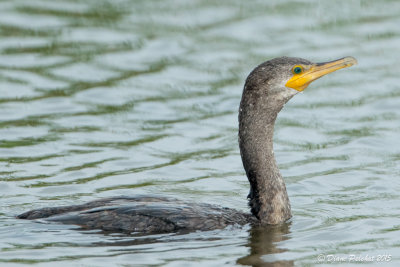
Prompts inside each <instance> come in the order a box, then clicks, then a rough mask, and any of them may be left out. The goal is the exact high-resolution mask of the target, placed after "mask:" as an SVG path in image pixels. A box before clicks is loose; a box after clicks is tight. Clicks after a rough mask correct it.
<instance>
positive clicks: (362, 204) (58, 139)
mask: <svg viewBox="0 0 400 267" xmlns="http://www.w3.org/2000/svg"><path fill="white" fill-rule="evenodd" d="M399 13H400V2H399V1H391V0H386V1H372V0H350V1H346V2H343V1H337V0H334V1H292V0H285V1H277V0H276V1H275V0H274V1H252V2H251V3H247V2H243V1H232V0H229V1H228V0H222V1H218V3H213V2H212V1H191V2H190V3H189V2H188V1H181V0H166V1H152V0H149V1H130V0H118V1H107V0H102V1H97V0H96V1H95V0H90V1H81V0H74V1H50V0H35V1H28V0H19V1H6V0H5V1H1V2H0V37H1V38H0V166H1V168H0V195H1V203H2V205H1V206H0V262H1V263H2V264H5V263H26V264H33V263H40V264H41V265H49V266H54V264H57V265H65V266H71V265H87V266H110V265H116V264H119V265H132V264H137V265H163V266H164V265H167V266H178V265H184V266H189V265H192V266H197V265H198V266H217V265H228V266H231V265H235V264H253V265H263V264H264V262H266V263H267V266H268V264H271V263H276V264H278V265H279V264H280V265H283V266H285V265H292V264H296V265H313V264H315V263H316V262H317V260H318V259H317V257H318V255H319V254H332V255H339V256H345V255H348V254H349V253H354V254H357V255H361V256H362V255H367V254H368V255H381V254H382V255H383V254H390V255H392V256H393V257H392V259H391V261H390V262H389V263H386V266H397V265H398V264H399V262H400V258H399V257H398V240H397V238H396V237H397V236H398V231H399V225H400V217H399V214H398V213H399V212H398V210H399V208H400V204H399V203H400V202H399V198H400V197H399V196H400V195H399V191H400V184H399V182H398V180H399V179H398V177H399V163H400V161H399V160H400V156H399V155H400V151H399V147H400V143H399V140H400V139H399V137H398V133H399V126H398V125H399V124H398V121H399V119H400V114H399V112H400V111H399V108H398V106H399V100H400V87H399V85H398V66H397V65H398V62H399V60H400V55H399V53H397V52H396V51H398V47H399V44H400V38H399V37H400V28H399V27H398V25H399V23H400V17H399V16H398V14H399ZM282 55H286V56H299V57H303V58H307V59H309V60H312V61H315V62H321V61H326V60H331V59H335V58H339V57H343V56H354V57H355V58H357V59H358V61H359V65H358V66H356V67H353V68H351V69H349V70H348V71H338V72H336V73H334V74H332V75H331V76H328V77H324V78H323V79H321V80H318V81H316V82H315V83H313V84H312V85H311V86H310V87H309V88H308V89H307V90H306V91H305V92H304V93H303V94H301V95H297V96H296V97H295V98H294V99H292V100H291V101H290V102H289V103H288V104H287V105H286V107H285V109H284V110H283V111H282V112H281V114H280V115H279V118H278V121H277V128H276V132H275V149H274V150H275V153H276V156H277V160H278V163H279V166H280V168H281V170H282V174H283V176H284V177H285V179H286V182H287V189H288V194H289V196H290V199H291V203H292V209H293V215H294V217H293V219H292V222H291V224H290V225H287V226H282V228H280V227H278V228H268V229H263V230H262V229H248V228H237V229H236V228H230V229H225V230H221V231H213V232H196V233H189V234H186V235H173V234H171V235H160V236H151V237H143V236H134V235H133V236H120V235H105V234H103V233H99V232H86V231H79V230H78V231H77V230H71V229H75V228H74V227H73V226H65V225H54V224H43V223H35V222H26V221H21V220H16V219H15V218H14V216H15V215H16V214H19V213H21V212H23V211H26V210H28V209H32V208H40V207H45V206H58V205H69V204H77V203H83V202H85V201H90V200H94V199H98V198H102V197H109V196H118V195H133V194H157V195H164V196H172V197H175V198H179V199H183V200H186V201H194V202H207V203H212V204H218V205H222V206H226V207H230V208H236V209H240V210H247V209H248V208H247V203H246V200H245V197H246V196H247V193H248V182H247V179H246V178H245V175H244V171H243V168H242V164H241V161H240V156H239V150H238V144H237V110H238V105H239V101H240V95H241V91H242V86H243V83H244V79H245V77H246V75H247V74H248V73H249V72H250V71H251V69H252V68H254V66H256V65H257V64H259V63H261V62H262V61H264V60H266V59H270V58H273V57H276V56H282ZM285 227H287V229H286V228H285Z"/></svg>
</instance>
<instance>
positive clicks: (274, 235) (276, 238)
mask: <svg viewBox="0 0 400 267" xmlns="http://www.w3.org/2000/svg"><path fill="white" fill-rule="evenodd" d="M289 233H290V223H285V224H282V225H279V226H270V227H254V228H252V229H250V232H249V234H250V236H249V241H248V244H247V246H248V247H250V254H249V255H248V256H246V257H243V258H240V259H238V261H237V263H239V264H241V265H250V266H293V265H294V261H286V260H276V259H274V258H273V255H275V254H278V253H282V252H285V251H287V249H285V248H279V247H278V246H277V244H279V242H281V241H284V240H288V239H289V236H288V234H289ZM271 255H272V259H271V258H269V259H268V260H265V258H268V256H271Z"/></svg>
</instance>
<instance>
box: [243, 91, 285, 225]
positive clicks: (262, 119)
mask: <svg viewBox="0 0 400 267" xmlns="http://www.w3.org/2000/svg"><path fill="white" fill-rule="evenodd" d="M253 97H254V96H253ZM253 97H251V96H250V97H249V96H248V95H243V97H242V102H241V105H240V112H239V146H240V153H241V156H242V161H243V166H244V168H245V170H246V174H247V178H248V179H249V182H250V194H249V196H248V197H249V199H250V200H249V206H250V208H251V212H252V213H253V215H254V216H256V217H257V218H258V219H259V220H260V222H261V223H262V224H278V223H281V222H284V221H286V220H287V219H289V218H290V217H291V212H290V203H289V198H288V195H287V192H286V186H285V182H284V180H283V178H282V176H281V174H280V171H279V168H278V166H277V163H276V160H275V156H274V150H273V135H274V125H275V120H276V117H277V114H278V112H279V111H280V110H281V109H282V107H283V105H284V103H281V105H280V104H279V105H277V103H279V102H277V101H276V99H268V97H267V99H264V100H262V99H261V100H260V99H257V101H254V99H253ZM272 103H273V105H270V104H272Z"/></svg>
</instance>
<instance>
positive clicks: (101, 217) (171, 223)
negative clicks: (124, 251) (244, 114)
mask: <svg viewBox="0 0 400 267" xmlns="http://www.w3.org/2000/svg"><path fill="white" fill-rule="evenodd" d="M18 218H20V219H45V220H46V221H52V222H59V223H63V224H75V225H79V226H81V227H82V228H84V229H102V230H104V231H111V232H143V233H163V232H179V231H195V230H202V231H207V230H214V229H222V228H225V227H227V226H228V225H244V224H247V223H252V222H253V220H255V218H254V217H253V216H251V215H250V214H246V213H243V212H240V211H237V210H234V209H229V208H222V207H219V206H216V205H211V204H204V203H199V204H197V203H187V202H183V201H179V200H176V199H171V198H165V197H155V196H135V197H114V198H107V199H101V200H96V201H92V202H88V203H85V204H82V205H74V206H62V207H54V208H43V209H37V210H31V211H28V212H26V213H23V214H21V215H19V216H18Z"/></svg>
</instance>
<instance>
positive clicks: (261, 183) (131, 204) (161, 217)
mask: <svg viewBox="0 0 400 267" xmlns="http://www.w3.org/2000/svg"><path fill="white" fill-rule="evenodd" d="M356 63H357V61H356V59H355V58H353V57H345V58H342V59H338V60H334V61H330V62H324V63H312V62H310V61H308V60H305V59H301V58H294V57H279V58H275V59H272V60H268V61H266V62H264V63H262V64H260V65H259V66H257V67H256V68H255V69H254V70H253V71H252V72H251V73H250V74H249V76H248V77H247V79H246V82H245V85H244V89H243V94H242V99H241V102H240V108H239V147H240V155H241V157H242V162H243V166H244V169H245V171H246V175H247V178H248V180H249V182H250V193H249V195H248V198H249V206H250V208H251V214H250V213H245V212H241V211H238V210H234V209H229V208H223V207H219V206H216V205H210V204H200V203H187V202H184V201H180V200H176V199H170V198H164V197H158V196H134V197H113V198H106V199H100V200H96V201H92V202H88V203H85V204H81V205H73V206H61V207H53V208H42V209H36V210H31V211H28V212H25V213H23V214H20V215H18V216H17V218H20V219H39V218H42V219H45V220H46V221H52V222H60V223H64V224H75V225H79V226H81V227H82V228H84V229H102V230H104V231H111V232H143V233H162V232H178V231H193V230H212V229H220V228H225V227H226V226H228V225H235V224H237V225H244V224H248V223H251V224H253V225H270V224H279V223H282V222H285V221H286V220H288V219H289V218H291V216H292V215H291V211H290V203H289V198H288V195H287V192H286V186H285V182H284V180H283V178H282V176H281V174H280V172H279V169H278V166H277V163H276V161H275V157H274V151H273V132H274V124H275V120H276V117H277V115H278V113H279V112H280V111H281V109H282V108H283V106H284V105H285V103H286V102H288V101H289V99H291V98H292V97H293V96H294V95H296V94H297V93H299V92H301V91H303V90H304V89H305V88H306V87H307V86H308V85H309V84H310V83H311V82H312V81H314V80H316V79H318V78H320V77H322V76H323V75H325V74H328V73H331V72H333V71H336V70H338V69H342V68H346V67H350V66H352V65H354V64H356Z"/></svg>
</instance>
